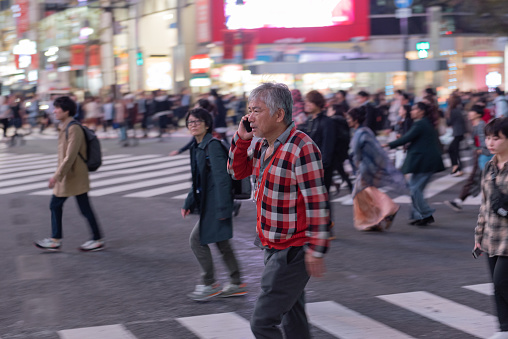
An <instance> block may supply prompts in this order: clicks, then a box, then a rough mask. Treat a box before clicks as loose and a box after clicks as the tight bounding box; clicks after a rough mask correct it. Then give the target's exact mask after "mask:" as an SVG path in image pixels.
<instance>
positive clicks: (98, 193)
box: [89, 174, 190, 197]
mask: <svg viewBox="0 0 508 339" xmlns="http://www.w3.org/2000/svg"><path fill="white" fill-rule="evenodd" d="M186 179H189V174H181V175H175V176H172V177H167V178H159V179H153V180H147V181H142V182H135V183H132V184H127V185H119V186H113V187H108V188H103V189H99V190H91V191H90V193H89V195H90V196H93V197H100V196H103V195H107V194H111V193H118V192H123V191H130V190H134V189H138V188H144V187H150V186H157V185H165V184H169V183H172V182H176V181H182V180H186ZM187 185H188V186H189V187H190V182H189V183H188V184H187ZM169 187H171V186H169ZM182 189H183V188H182Z"/></svg>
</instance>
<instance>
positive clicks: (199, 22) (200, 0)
mask: <svg viewBox="0 0 508 339" xmlns="http://www.w3.org/2000/svg"><path fill="white" fill-rule="evenodd" d="M195 3H196V33H197V40H198V43H208V42H210V41H211V40H212V34H211V31H212V25H211V23H210V9H211V8H210V0H196V1H195Z"/></svg>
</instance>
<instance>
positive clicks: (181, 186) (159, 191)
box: [124, 177, 192, 198]
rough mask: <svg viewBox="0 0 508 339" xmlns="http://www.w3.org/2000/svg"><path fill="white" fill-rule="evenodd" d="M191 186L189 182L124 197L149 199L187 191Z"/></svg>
mask: <svg viewBox="0 0 508 339" xmlns="http://www.w3.org/2000/svg"><path fill="white" fill-rule="evenodd" d="M189 179H190V177H189ZM191 186H192V184H191V182H190V181H189V182H185V183H181V184H177V185H170V186H164V187H158V188H153V189H150V190H146V191H141V192H136V193H131V194H127V195H124V197H127V198H149V197H155V196H157V195H162V194H167V193H172V192H177V191H181V190H184V189H188V188H190V187H191ZM185 196H187V194H185Z"/></svg>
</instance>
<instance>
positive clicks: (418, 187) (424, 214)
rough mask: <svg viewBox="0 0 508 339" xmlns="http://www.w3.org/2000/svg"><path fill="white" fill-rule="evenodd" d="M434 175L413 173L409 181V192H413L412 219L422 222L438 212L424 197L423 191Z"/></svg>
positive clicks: (430, 173)
mask: <svg viewBox="0 0 508 339" xmlns="http://www.w3.org/2000/svg"><path fill="white" fill-rule="evenodd" d="M433 174H434V173H432V172H429V173H413V174H412V175H411V179H410V180H409V190H410V191H411V201H412V202H413V206H412V209H411V216H410V219H414V220H420V219H424V218H428V217H430V216H431V215H432V214H433V213H434V212H435V211H436V210H435V209H434V208H431V207H430V206H429V204H428V203H427V201H426V200H425V198H424V197H423V190H424V189H425V187H426V186H427V184H428V183H429V181H430V178H431V177H432V175H433Z"/></svg>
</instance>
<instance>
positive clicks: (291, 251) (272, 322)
mask: <svg viewBox="0 0 508 339" xmlns="http://www.w3.org/2000/svg"><path fill="white" fill-rule="evenodd" d="M309 278H310V277H309V275H308V273H307V269H306V268H305V251H304V249H303V247H290V248H287V249H285V250H280V251H279V250H265V270H264V272H263V275H262V276H261V294H260V295H259V297H258V300H257V302H256V306H255V307H254V313H253V314H252V318H251V321H250V325H251V329H252V333H254V336H255V337H256V338H257V339H282V338H283V335H282V332H281V330H280V328H279V325H281V324H282V330H283V331H284V335H285V338H288V339H308V338H310V331H309V324H308V322H307V315H306V314H305V292H304V289H305V286H306V285H307V282H308V281H309Z"/></svg>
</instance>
